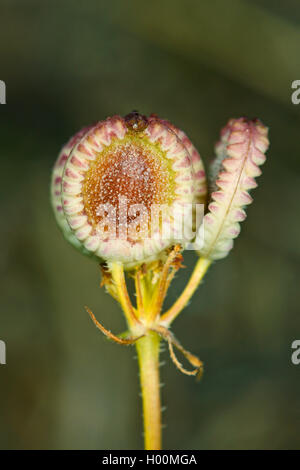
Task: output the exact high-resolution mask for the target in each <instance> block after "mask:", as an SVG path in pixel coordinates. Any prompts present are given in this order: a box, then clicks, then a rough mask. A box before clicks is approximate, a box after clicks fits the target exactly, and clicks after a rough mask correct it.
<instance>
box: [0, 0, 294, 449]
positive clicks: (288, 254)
mask: <svg viewBox="0 0 300 470" xmlns="http://www.w3.org/2000/svg"><path fill="white" fill-rule="evenodd" d="M0 17H1V30H0V79H1V80H4V81H5V82H6V86H7V104H6V105H2V106H1V108H0V139H1V141H0V142H1V150H0V152H1V197H0V208H1V230H0V243H1V254H0V273H1V282H0V289H1V294H0V306H1V310H0V339H2V340H4V341H5V342H6V344H7V364H6V365H0V447H1V448H2V449H8V448H9V449H11V448H18V449H48V448H50V449H54V448H58V449H62V448H69V449H80V448H84V449H91V448H101V449H105V448H110V449H118V448H120V449H125V448H140V447H142V432H141V429H142V421H141V404H140V397H139V389H138V376H137V362H136V360H134V358H135V351H134V349H133V348H132V347H127V348H125V347H121V346H117V345H115V344H111V343H109V342H107V341H106V340H105V339H104V338H103V337H102V335H101V334H100V332H99V331H97V330H96V329H95V328H94V326H93V325H92V323H91V321H90V320H89V318H88V316H87V314H86V312H85V310H84V308H83V306H84V305H86V304H87V305H89V306H90V307H91V308H92V309H93V310H94V312H95V314H96V315H97V317H98V318H99V319H100V320H101V321H102V323H103V324H104V325H105V326H107V327H108V328H110V329H112V331H114V332H120V331H122V330H123V329H124V327H125V322H124V319H123V317H122V314H121V312H120V311H119V308H118V306H117V304H116V303H115V302H114V300H113V299H111V298H110V297H109V296H108V295H107V294H105V293H104V291H103V290H102V289H100V288H99V280H100V275H99V270H98V267H97V265H96V264H94V263H93V262H92V261H90V260H88V259H85V258H84V257H82V256H81V255H80V254H78V253H77V252H76V251H75V250H74V249H73V248H72V247H71V246H69V245H68V244H67V243H66V242H65V241H64V240H63V238H62V236H61V233H60V232H59V230H58V229H57V227H56V224H55V221H54V217H53V215H52V212H51V208H50V204H49V179H50V174H51V168H52V165H53V163H54V161H55V159H56V156H57V154H58V151H59V150H60V147H61V145H62V144H63V143H64V142H65V141H66V140H68V138H69V137H70V136H71V135H72V134H74V133H75V132H76V131H77V130H78V129H79V128H81V127H82V126H83V125H86V124H89V123H91V122H93V121H95V120H100V119H104V118H105V117H107V116H110V115H113V114H115V113H119V114H121V115H124V114H126V113H128V112H129V111H131V110H132V109H138V110H139V111H140V112H143V113H145V114H149V113H151V112H155V113H157V114H159V115H160V116H161V117H164V118H167V119H169V120H171V121H172V122H173V123H174V124H176V125H177V126H179V127H181V128H182V129H183V130H185V131H186V132H187V133H188V134H189V136H190V137H191V139H192V140H193V142H194V143H195V145H196V146H197V148H198V149H199V151H200V153H201V155H202V157H203V159H204V160H205V163H206V164H207V163H208V162H209V161H210V158H211V156H212V154H213V145H214V142H215V141H216V140H217V138H218V133H219V130H220V128H221V127H222V126H223V125H224V124H225V123H226V122H227V120H228V119H229V118H230V117H239V116H243V115H247V116H249V117H259V118H260V119H261V120H262V121H263V122H264V123H265V124H266V125H268V126H269V127H270V140H271V147H270V150H269V152H268V159H267V162H266V164H265V165H264V167H263V176H262V177H260V178H259V181H258V182H259V187H258V189H256V190H255V192H254V193H253V194H252V195H253V196H254V203H253V205H252V206H250V207H249V210H248V219H247V220H246V221H245V222H244V223H243V225H242V233H241V235H240V237H239V239H238V240H237V241H236V243H235V248H234V250H233V252H232V253H231V254H230V256H229V257H228V258H226V259H225V260H222V261H219V262H217V263H215V265H214V266H213V267H212V268H211V270H210V271H209V273H208V275H207V276H206V279H205V282H204V283H203V285H202V286H201V287H200V288H199V290H198V291H197V293H196V295H195V296H194V298H193V300H192V302H191V303H190V304H189V306H188V307H187V308H186V309H185V310H184V312H183V313H182V314H181V316H180V317H179V318H178V320H176V322H175V324H174V332H175V333H176V335H177V336H178V338H179V339H180V340H181V341H182V343H183V344H184V345H185V346H186V347H188V348H189V349H190V350H191V351H193V352H194V353H196V354H198V355H199V356H200V357H201V358H202V359H203V361H204V362H205V367H206V370H205V375H204V377H203V380H202V382H201V383H196V382H195V381H194V379H192V378H190V377H186V376H182V375H181V374H180V373H179V372H178V371H177V370H176V369H175V367H174V365H173V364H172V363H171V362H170V359H169V356H168V354H167V353H166V352H165V353H164V354H163V356H162V360H164V361H165V362H166V365H165V366H164V367H163V368H162V369H161V373H162V381H163V382H164V383H165V384H166V385H165V387H164V388H163V389H162V395H163V404H164V405H166V406H167V408H166V411H165V412H164V423H165V424H166V425H167V427H166V429H165V430H164V447H165V448H172V449H188V448H195V449H214V448H222V449H246V448H250V449H253V448H260V449H261V448H264V449H266V448H274V449H278V448H284V449H288V448H299V440H300V398H299V393H300V365H299V366H295V365H293V364H292V363H291V343H292V341H293V340H295V339H300V322H299V256H300V248H299V239H300V223H299V205H298V201H299V190H298V188H299V183H300V173H299V129H300V105H298V106H296V105H293V104H292V102H291V92H292V89H291V82H292V81H293V80H296V79H300V54H299V47H300V30H299V25H300V5H299V2H298V1H296V0H294V1H293V0H285V2H282V1H274V0H273V1H271V0H269V1H268V0H261V1H259V0H256V1H253V0H251V1H250V0H249V1H246V0H227V1H225V0H216V1H213V0H208V1H206V0H205V1H201V2H200V1H198V0H185V1H178V0H177V1H175V0H152V1H151V2H148V1H141V0H131V1H125V0H123V1H113V0H112V1H110V2H107V1H99V0H87V1H74V0H73V1H53V0H51V1H46V0H43V1H29V0H27V1H25V0H23V1H16V0H9V1H4V0H0ZM194 262H195V257H194V254H193V253H190V252H189V253H188V254H187V255H186V256H185V264H186V265H187V268H186V269H185V271H182V272H181V273H180V275H179V276H178V278H177V279H176V282H175V283H174V285H173V287H172V288H171V291H170V295H169V300H168V302H169V303H170V301H172V300H175V298H176V295H177V294H178V292H179V289H180V288H182V287H183V286H184V284H185V282H186V280H187V276H188V273H189V271H190V270H191V267H192V265H193V263H194Z"/></svg>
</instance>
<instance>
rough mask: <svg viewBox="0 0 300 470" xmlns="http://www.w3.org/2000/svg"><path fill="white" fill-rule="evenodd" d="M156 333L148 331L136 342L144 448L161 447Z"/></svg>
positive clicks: (154, 448)
mask: <svg viewBox="0 0 300 470" xmlns="http://www.w3.org/2000/svg"><path fill="white" fill-rule="evenodd" d="M159 344H160V338H159V336H158V334H157V333H154V332H149V333H148V334H147V336H144V337H143V338H141V339H139V340H138V341H137V342H136V348H137V353H138V361H139V368H140V382H141V391H142V400H143V414H144V439H145V450H160V449H161V405H160V382H159Z"/></svg>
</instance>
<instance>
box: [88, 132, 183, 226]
mask: <svg viewBox="0 0 300 470" xmlns="http://www.w3.org/2000/svg"><path fill="white" fill-rule="evenodd" d="M173 187H174V177H173V171H172V169H171V166H170V163H169V161H168V160H167V159H166V158H165V157H164V155H163V153H162V152H161V151H160V150H158V149H157V148H156V147H155V146H154V145H152V144H150V143H149V142H145V141H144V139H141V138H136V137H134V136H132V135H128V136H126V137H125V138H124V139H123V140H122V141H118V140H116V141H115V142H113V143H112V144H111V145H110V146H109V147H107V148H106V149H105V150H104V151H103V152H101V153H100V154H99V156H98V158H97V159H96V160H95V161H94V162H93V163H92V164H91V168H90V169H89V170H88V172H87V174H86V177H85V180H84V184H83V200H84V206H85V212H86V214H87V216H88V219H89V221H90V222H91V223H92V225H93V226H94V227H95V226H97V224H98V223H99V222H100V221H101V220H102V217H103V211H101V207H103V206H104V205H107V204H109V205H111V206H113V207H114V208H115V210H116V222H117V224H118V223H119V216H120V204H121V205H122V204H123V202H124V201H126V206H127V209H128V210H129V208H130V207H132V206H133V205H136V204H139V205H143V207H144V208H145V210H146V211H147V212H148V213H149V215H150V213H151V206H152V204H168V203H170V201H171V200H172V195H173ZM121 201H123V202H121ZM105 215H106V214H105ZM134 219H135V216H133V215H129V214H128V215H127V224H130V223H131V222H132V221H133V220H134Z"/></svg>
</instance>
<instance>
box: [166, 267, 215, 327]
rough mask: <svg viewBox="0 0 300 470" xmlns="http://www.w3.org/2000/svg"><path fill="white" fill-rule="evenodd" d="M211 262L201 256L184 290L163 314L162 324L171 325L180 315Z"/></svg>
mask: <svg viewBox="0 0 300 470" xmlns="http://www.w3.org/2000/svg"><path fill="white" fill-rule="evenodd" d="M210 264H211V261H210V260H209V259H206V258H199V260H198V262H197V264H196V266H195V268H194V271H193V273H192V275H191V277H190V279H189V281H188V283H187V285H186V287H185V289H184V291H183V292H182V294H181V295H180V296H179V297H178V299H177V300H176V302H175V303H174V304H173V305H172V307H171V308H170V309H169V310H167V312H166V313H164V314H163V315H162V316H161V324H164V325H170V324H171V322H172V321H173V320H174V319H175V318H176V317H177V315H179V313H180V312H181V310H182V309H183V308H184V307H185V306H186V304H187V303H188V301H189V300H190V298H191V297H192V295H193V294H194V292H195V290H196V289H197V287H198V285H199V284H200V282H201V280H202V279H203V277H204V275H205V273H206V271H207V269H208V268H209V266H210Z"/></svg>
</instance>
